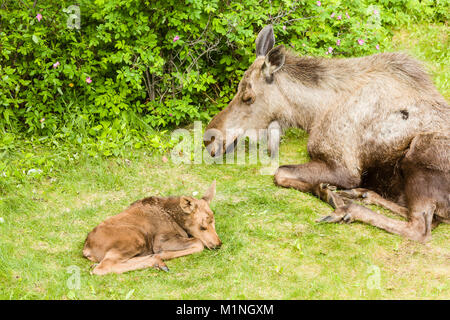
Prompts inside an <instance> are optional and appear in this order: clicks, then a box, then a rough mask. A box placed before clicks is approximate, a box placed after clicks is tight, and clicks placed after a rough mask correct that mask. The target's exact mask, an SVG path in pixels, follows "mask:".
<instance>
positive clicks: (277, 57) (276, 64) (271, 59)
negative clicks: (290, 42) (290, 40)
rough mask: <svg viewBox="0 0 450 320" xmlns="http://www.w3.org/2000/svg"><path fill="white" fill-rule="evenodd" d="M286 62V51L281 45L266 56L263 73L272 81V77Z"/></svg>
mask: <svg viewBox="0 0 450 320" xmlns="http://www.w3.org/2000/svg"><path fill="white" fill-rule="evenodd" d="M285 60H286V49H285V47H284V46H283V45H282V44H280V45H279V46H277V47H275V48H273V49H272V50H270V51H269V52H268V53H267V54H266V59H265V61H264V65H263V73H264V75H265V77H266V79H271V78H272V75H273V74H274V73H275V72H277V71H278V70H280V69H281V67H282V66H283V65H284V62H285Z"/></svg>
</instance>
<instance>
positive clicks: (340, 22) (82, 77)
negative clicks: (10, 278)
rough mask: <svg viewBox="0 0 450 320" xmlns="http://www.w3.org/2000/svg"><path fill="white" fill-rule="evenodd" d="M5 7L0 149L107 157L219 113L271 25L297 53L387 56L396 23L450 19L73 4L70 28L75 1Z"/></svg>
mask: <svg viewBox="0 0 450 320" xmlns="http://www.w3.org/2000/svg"><path fill="white" fill-rule="evenodd" d="M0 4H1V5H0V78H1V81H0V132H2V133H3V134H4V136H3V137H2V138H0V150H6V149H8V148H11V146H9V145H8V143H9V144H12V142H11V139H10V138H7V137H10V135H8V134H11V133H13V134H15V135H20V136H25V137H26V138H28V139H29V141H30V142H31V144H47V145H50V146H53V147H54V148H57V147H58V148H61V144H64V143H70V144H75V145H77V146H78V147H79V148H81V149H82V150H86V151H87V152H89V153H90V154H92V155H96V154H100V155H104V156H109V155H118V154H121V153H122V151H123V150H125V149H126V148H127V147H131V148H140V147H143V146H147V147H150V148H154V149H158V148H159V149H165V148H167V147H169V146H170V142H169V141H167V140H164V138H163V134H162V133H161V132H160V130H162V129H164V128H171V127H174V126H177V125H181V124H185V123H189V122H191V121H193V120H208V119H209V118H210V117H211V116H212V115H214V114H215V113H217V112H218V110H220V109H222V108H223V107H224V106H226V104H227V103H228V102H229V101H230V99H231V98H232V97H233V95H234V94H235V91H236V87H237V83H238V81H239V79H240V77H241V76H242V74H243V72H244V71H245V70H246V68H247V67H248V66H249V64H250V63H251V62H252V60H253V59H254V41H255V37H256V35H257V33H258V31H259V30H260V29H261V28H262V27H263V26H264V25H266V24H268V23H272V24H273V25H274V29H275V33H276V36H277V42H278V43H284V44H285V45H286V46H289V47H291V48H293V50H295V51H297V52H298V53H299V54H303V55H321V56H331V55H333V56H359V55H365V54H371V53H375V52H377V51H378V50H383V48H384V47H385V44H386V43H387V41H389V39H390V35H391V34H390V28H391V27H393V26H398V25H403V24H407V23H411V22H414V21H419V20H420V21H446V20H447V19H448V12H449V11H448V1H445V2H444V1H431V0H428V1H421V2H419V1H417V0H410V1H400V0H382V1H369V0H366V1H355V0H350V1H338V0H331V1H322V2H316V1H288V0H281V1H280V0H278V1H260V0H244V1H235V2H233V1H219V0H184V1H176V0H164V1H145V0H78V1H77V2H76V4H78V5H79V8H80V10H81V24H80V29H76V28H74V29H70V28H68V25H67V21H68V20H69V21H70V20H71V18H70V16H69V15H70V14H71V12H70V11H68V10H67V8H68V7H69V6H70V5H73V4H74V2H73V1H68V0H46V1H42V0H41V1H39V0H37V1H32V0H21V1H16V0H14V1H8V0H0ZM41 17H42V18H41ZM38 18H40V19H38ZM358 41H359V42H358ZM338 44H339V45H338ZM378 46H379V47H378ZM329 48H332V49H329ZM7 133H8V134H7Z"/></svg>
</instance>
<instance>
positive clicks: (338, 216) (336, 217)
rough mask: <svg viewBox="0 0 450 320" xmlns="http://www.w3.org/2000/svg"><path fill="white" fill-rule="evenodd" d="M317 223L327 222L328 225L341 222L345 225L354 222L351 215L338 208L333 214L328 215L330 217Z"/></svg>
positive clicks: (323, 218) (325, 217)
mask: <svg viewBox="0 0 450 320" xmlns="http://www.w3.org/2000/svg"><path fill="white" fill-rule="evenodd" d="M316 222H319V223H320V222H327V223H339V222H343V223H352V222H353V217H352V215H351V214H350V213H347V212H345V211H344V210H342V208H338V209H336V210H335V211H334V212H333V213H332V214H330V215H328V216H324V217H322V218H320V219H318V220H316Z"/></svg>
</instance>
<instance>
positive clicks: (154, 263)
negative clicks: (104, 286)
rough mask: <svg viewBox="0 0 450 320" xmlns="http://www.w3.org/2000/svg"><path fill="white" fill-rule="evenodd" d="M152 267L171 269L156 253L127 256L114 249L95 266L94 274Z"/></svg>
mask: <svg viewBox="0 0 450 320" xmlns="http://www.w3.org/2000/svg"><path fill="white" fill-rule="evenodd" d="M150 267H153V268H157V269H161V270H164V271H169V269H168V268H167V266H166V265H165V263H164V262H163V261H162V260H161V258H160V257H158V256H156V255H147V256H141V257H133V258H127V257H124V256H123V255H122V254H121V253H120V252H117V251H116V250H114V249H113V250H110V251H108V252H107V253H106V255H105V257H104V258H103V260H102V261H101V262H100V263H99V264H98V265H97V266H96V267H95V268H94V270H93V271H92V274H95V275H105V274H108V273H124V272H127V271H133V270H139V269H145V268H150Z"/></svg>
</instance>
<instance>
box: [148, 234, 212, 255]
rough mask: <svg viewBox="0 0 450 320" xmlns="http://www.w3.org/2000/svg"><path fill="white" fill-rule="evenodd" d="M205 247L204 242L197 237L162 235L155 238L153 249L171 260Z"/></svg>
mask: <svg viewBox="0 0 450 320" xmlns="http://www.w3.org/2000/svg"><path fill="white" fill-rule="evenodd" d="M203 248H204V246H203V243H202V242H201V241H200V240H199V239H197V238H185V237H181V236H171V237H167V235H162V236H159V237H156V238H155V243H154V247H153V250H154V252H155V255H156V256H157V257H160V258H161V259H162V260H170V259H175V258H178V257H182V256H187V255H190V254H193V253H196V252H200V251H202V250H203Z"/></svg>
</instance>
